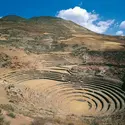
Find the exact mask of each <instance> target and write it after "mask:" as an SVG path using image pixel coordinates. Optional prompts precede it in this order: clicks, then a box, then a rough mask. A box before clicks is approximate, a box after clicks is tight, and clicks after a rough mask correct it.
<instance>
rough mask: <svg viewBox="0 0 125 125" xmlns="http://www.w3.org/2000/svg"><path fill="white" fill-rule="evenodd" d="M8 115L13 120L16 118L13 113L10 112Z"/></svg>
mask: <svg viewBox="0 0 125 125" xmlns="http://www.w3.org/2000/svg"><path fill="white" fill-rule="evenodd" d="M7 115H8V116H9V117H11V118H16V115H15V114H14V113H13V112H9V113H7Z"/></svg>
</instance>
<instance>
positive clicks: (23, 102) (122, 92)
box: [0, 15, 125, 125]
mask: <svg viewBox="0 0 125 125" xmlns="http://www.w3.org/2000/svg"><path fill="white" fill-rule="evenodd" d="M0 109H2V113H3V115H5V118H7V119H10V118H8V116H7V114H6V113H7V112H9V110H10V109H11V110H12V109H13V111H11V112H14V114H17V119H24V121H25V122H26V124H29V122H31V121H32V120H33V118H34V119H35V121H34V123H32V125H36V124H37V125H41V124H40V123H39V120H42V121H40V122H42V125H50V124H51V125H55V124H56V125H102V124H103V125H107V124H108V125H109V124H110V125H124V123H125V37H124V36H107V35H103V34H97V33H94V32H92V31H90V30H88V29H86V28H84V27H81V26H79V25H77V24H75V23H73V22H71V21H67V20H63V19H61V18H57V17H49V16H41V17H32V18H29V19H25V18H23V17H20V16H16V15H8V16H5V17H3V18H1V19H0ZM4 112H5V114H4ZM11 114H12V113H11ZM27 118H28V119H27ZM30 118H31V119H30ZM17 119H16V118H15V119H10V121H11V123H10V124H11V125H13V124H12V123H13V122H14V123H15V122H17V121H16V120H17ZM36 120H38V121H36ZM48 121H49V123H48ZM35 122H36V123H35ZM46 122H47V123H46ZM21 123H22V122H21ZM24 124H25V123H24ZM17 125H20V124H17Z"/></svg>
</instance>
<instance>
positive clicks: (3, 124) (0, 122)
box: [0, 109, 10, 125]
mask: <svg viewBox="0 0 125 125" xmlns="http://www.w3.org/2000/svg"><path fill="white" fill-rule="evenodd" d="M0 125H10V122H9V121H6V119H5V117H4V116H3V114H2V110H1V109H0Z"/></svg>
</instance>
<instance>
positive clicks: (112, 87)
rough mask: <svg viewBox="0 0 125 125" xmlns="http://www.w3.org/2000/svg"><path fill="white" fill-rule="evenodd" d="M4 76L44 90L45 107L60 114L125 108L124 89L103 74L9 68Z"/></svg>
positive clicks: (109, 112) (99, 113) (107, 112)
mask: <svg viewBox="0 0 125 125" xmlns="http://www.w3.org/2000/svg"><path fill="white" fill-rule="evenodd" d="M2 79H4V80H6V81H7V82H8V83H10V84H15V85H23V86H26V87H27V88H29V89H31V90H35V91H38V92H40V93H42V95H44V96H42V97H41V99H40V100H42V101H41V102H40V105H41V106H42V108H43V110H44V109H45V110H46V109H47V110H49V111H51V110H53V111H54V112H56V113H57V114H62V115H71V114H74V115H77V116H85V117H86V116H87V117H89V116H91V117H96V116H102V117H103V116H109V115H115V114H117V113H119V112H122V111H124V110H125V92H124V91H123V90H122V89H121V86H120V85H119V84H118V83H117V84H116V82H114V81H111V80H106V79H104V78H98V77H91V78H90V77H87V76H86V77H84V78H83V79H81V80H79V79H78V78H77V77H76V76H72V75H71V74H69V73H68V72H67V73H60V72H54V71H39V70H29V71H17V72H10V73H8V74H7V75H6V74H5V75H3V76H2ZM25 94H26V93H24V97H25ZM31 102H32V98H31Z"/></svg>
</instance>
